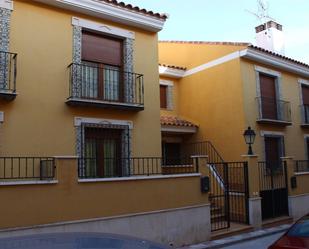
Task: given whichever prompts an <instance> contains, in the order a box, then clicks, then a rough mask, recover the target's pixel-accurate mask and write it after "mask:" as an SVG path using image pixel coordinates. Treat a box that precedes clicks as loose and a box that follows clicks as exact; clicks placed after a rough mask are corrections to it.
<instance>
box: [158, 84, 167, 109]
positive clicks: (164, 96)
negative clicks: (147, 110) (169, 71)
mask: <svg viewBox="0 0 309 249" xmlns="http://www.w3.org/2000/svg"><path fill="white" fill-rule="evenodd" d="M166 91H167V86H162V85H160V107H161V108H167V93H166Z"/></svg>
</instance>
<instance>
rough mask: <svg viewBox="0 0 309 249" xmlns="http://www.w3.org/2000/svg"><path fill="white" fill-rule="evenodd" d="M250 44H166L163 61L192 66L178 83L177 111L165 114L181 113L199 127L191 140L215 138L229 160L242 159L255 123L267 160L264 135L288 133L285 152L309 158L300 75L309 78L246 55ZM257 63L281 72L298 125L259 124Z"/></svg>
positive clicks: (259, 147)
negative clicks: (246, 133) (246, 135)
mask: <svg viewBox="0 0 309 249" xmlns="http://www.w3.org/2000/svg"><path fill="white" fill-rule="evenodd" d="M246 48H247V46H245V45H244V44H242V43H240V44H238V45H235V44H234V43H231V44H228V43H226V44H218V43H207V42H206V43H199V42H196V43H194V42H193V43H192V42H160V43H159V62H160V64H166V65H173V66H181V67H186V71H184V74H183V75H182V76H180V77H179V78H177V79H175V78H174V77H172V76H171V77H168V75H166V74H164V75H162V76H161V78H162V79H163V78H168V79H169V80H170V81H173V82H174V85H175V86H176V87H174V95H176V97H174V99H175V100H176V101H175V103H174V110H172V111H169V112H168V111H166V110H161V116H166V115H171V116H173V115H177V116H179V117H181V118H183V119H185V120H189V121H192V122H193V123H195V124H197V125H198V131H197V133H196V134H194V135H192V136H191V139H190V140H191V141H192V142H195V141H206V140H209V141H211V142H212V143H213V145H214V146H215V147H216V148H217V150H218V151H219V153H220V154H221V156H222V157H223V159H224V160H226V161H231V160H232V161H235V160H236V161H238V160H242V156H241V155H243V154H246V152H247V145H246V144H245V142H244V138H243V132H244V130H245V129H246V128H247V127H248V126H251V127H252V128H253V129H254V130H255V132H256V134H257V136H256V140H255V143H254V145H253V150H254V152H255V153H256V154H257V155H258V156H259V160H265V156H264V144H263V143H264V142H263V141H264V137H263V136H264V134H271V133H273V134H280V135H282V136H284V145H285V155H286V156H293V157H295V159H299V160H300V159H306V153H307V152H306V148H305V136H306V134H308V130H307V129H306V128H302V127H301V124H302V122H301V108H300V105H301V91H300V84H299V82H298V81H299V79H300V78H302V79H304V80H306V79H307V80H308V78H306V77H305V78H304V77H302V76H300V75H297V74H296V73H290V72H287V71H286V70H284V69H282V68H275V67H274V66H270V65H266V64H263V63H260V62H255V61H253V60H249V59H245V58H243V57H242V56H240V54H238V53H240V52H241V51H245V49H246ZM256 67H259V68H263V69H264V70H270V71H274V72H276V73H277V74H280V82H279V91H280V99H282V100H285V101H288V102H290V106H291V119H292V124H291V125H287V126H282V125H280V124H279V125H278V124H259V123H257V120H258V114H259V113H258V111H259V107H258V103H257V100H256V98H257V96H259V93H258V92H257V91H258V90H257V89H258V84H259V83H258V80H257V78H256V74H257V71H256Z"/></svg>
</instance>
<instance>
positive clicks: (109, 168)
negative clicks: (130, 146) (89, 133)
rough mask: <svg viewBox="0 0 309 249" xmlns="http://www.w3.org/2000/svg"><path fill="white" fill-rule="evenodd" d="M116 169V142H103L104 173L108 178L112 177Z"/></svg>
mask: <svg viewBox="0 0 309 249" xmlns="http://www.w3.org/2000/svg"><path fill="white" fill-rule="evenodd" d="M115 167H116V141H115V140H104V172H106V173H105V174H106V175H108V176H114V175H115V174H114V173H115Z"/></svg>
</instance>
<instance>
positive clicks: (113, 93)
mask: <svg viewBox="0 0 309 249" xmlns="http://www.w3.org/2000/svg"><path fill="white" fill-rule="evenodd" d="M82 62H83V65H84V66H83V67H82V72H81V74H82V87H81V88H82V89H81V94H82V97H83V98H89V99H98V100H104V101H122V98H123V83H122V82H123V77H122V74H121V71H122V67H123V40H121V39H117V38H113V37H107V36H103V35H99V34H96V33H91V32H88V31H83V33H82Z"/></svg>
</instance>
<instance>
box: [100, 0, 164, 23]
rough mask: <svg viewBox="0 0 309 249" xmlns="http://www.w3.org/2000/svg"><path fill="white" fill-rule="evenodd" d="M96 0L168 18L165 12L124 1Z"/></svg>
mask: <svg viewBox="0 0 309 249" xmlns="http://www.w3.org/2000/svg"><path fill="white" fill-rule="evenodd" d="M96 1H99V2H104V3H107V4H111V5H114V6H117V7H121V8H125V9H128V10H131V11H134V12H139V13H142V14H145V15H149V16H153V17H157V18H160V19H163V20H166V19H167V18H168V14H166V13H162V14H161V13H158V12H153V11H151V10H146V9H144V8H140V7H138V6H133V5H132V4H126V3H124V2H120V1H118V0H96Z"/></svg>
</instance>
